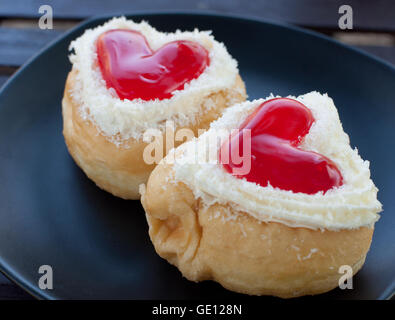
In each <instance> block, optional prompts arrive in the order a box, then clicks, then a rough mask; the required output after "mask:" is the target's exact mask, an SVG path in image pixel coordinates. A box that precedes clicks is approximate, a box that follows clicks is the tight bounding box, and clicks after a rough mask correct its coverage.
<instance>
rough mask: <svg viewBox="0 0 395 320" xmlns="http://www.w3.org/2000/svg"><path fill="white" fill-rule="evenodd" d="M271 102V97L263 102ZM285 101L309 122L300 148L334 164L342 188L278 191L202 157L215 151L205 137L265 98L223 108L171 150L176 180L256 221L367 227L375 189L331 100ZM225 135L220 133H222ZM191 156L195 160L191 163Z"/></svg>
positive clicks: (373, 215) (236, 122) (311, 96)
mask: <svg viewBox="0 0 395 320" xmlns="http://www.w3.org/2000/svg"><path fill="white" fill-rule="evenodd" d="M271 98H273V96H271V97H269V98H267V99H271ZM290 98H293V99H296V100H298V101H300V102H302V103H303V104H304V105H305V106H306V107H308V108H309V109H310V110H311V111H312V113H313V116H314V118H315V122H314V123H313V125H312V127H311V129H310V131H309V133H308V134H307V135H306V137H305V139H304V140H303V142H302V144H301V145H300V148H301V149H304V150H309V151H315V152H318V153H320V154H322V155H324V156H326V157H328V158H329V159H331V160H332V161H334V163H335V164H336V165H337V167H338V168H339V170H340V171H341V173H342V175H343V185H342V186H340V187H338V188H333V189H330V190H328V191H327V192H326V193H325V194H323V193H322V192H319V193H316V194H313V195H309V194H305V193H294V192H292V191H285V190H280V189H278V188H273V187H272V186H270V185H269V186H267V187H262V186H259V185H257V184H254V183H251V182H248V181H246V180H243V179H238V178H236V177H234V176H232V175H231V174H229V173H227V172H226V171H225V170H224V169H223V167H222V165H220V164H218V159H217V158H218V152H209V154H208V153H207V152H208V150H213V149H215V150H218V143H217V142H216V140H215V139H210V136H213V135H219V136H221V133H220V132H221V129H226V130H231V129H234V128H239V126H240V125H241V123H242V122H243V120H244V119H245V118H246V117H247V115H249V114H250V113H251V112H252V111H253V110H254V109H255V108H256V107H258V106H259V105H260V104H261V103H263V102H264V101H265V100H267V99H259V100H254V101H251V102H249V101H247V102H244V103H241V104H237V105H235V106H233V107H230V108H228V109H227V110H226V111H225V112H224V115H223V116H222V117H221V118H220V119H218V120H217V121H215V122H213V123H212V124H211V127H210V130H209V131H207V132H206V133H204V134H203V135H201V136H200V137H199V138H198V139H194V140H192V141H190V142H188V143H186V144H184V145H182V146H181V147H180V149H179V150H177V158H176V162H175V164H174V172H175V179H176V181H182V182H184V183H186V184H187V185H188V186H189V187H190V188H191V189H192V190H193V192H194V194H195V197H198V198H202V199H203V201H204V203H206V204H212V203H215V202H219V203H226V204H229V205H231V206H232V207H234V208H235V209H237V210H241V211H245V212H247V213H249V214H250V215H251V216H253V217H255V218H256V219H258V220H262V221H276V222H281V223H284V224H287V225H290V226H294V227H298V226H303V227H310V228H314V229H315V228H325V229H332V230H338V229H352V228H358V227H361V226H370V225H373V224H374V223H375V222H376V221H377V220H378V219H379V215H378V213H379V212H380V211H381V204H380V202H379V201H378V200H377V191H378V189H377V188H376V187H375V185H374V183H373V182H372V180H371V179H370V170H369V162H368V161H364V160H362V159H361V157H360V156H359V154H358V151H357V150H356V149H352V148H351V147H350V143H349V138H348V135H347V134H346V133H344V131H343V128H342V125H341V122H340V119H339V115H338V113H337V109H336V107H335V105H334V103H333V101H332V99H330V98H329V97H328V96H327V95H326V94H325V95H321V94H320V93H318V92H310V93H308V94H305V95H302V96H299V97H297V98H295V97H290ZM226 134H227V133H226V131H225V132H224V133H223V135H226ZM221 138H222V139H224V138H226V136H223V137H221ZM207 141H208V147H207ZM214 142H215V143H214ZM196 150H198V152H196ZM196 154H197V157H198V160H199V161H194V159H195V157H196ZM209 158H211V159H209ZM207 159H209V160H210V161H208V160H207Z"/></svg>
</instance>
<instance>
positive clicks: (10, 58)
mask: <svg viewBox="0 0 395 320" xmlns="http://www.w3.org/2000/svg"><path fill="white" fill-rule="evenodd" d="M61 33H62V32H61V31H58V30H40V29H11V28H0V66H12V67H17V66H20V65H22V64H23V63H24V62H26V61H27V59H29V58H30V57H31V56H33V55H34V54H35V53H37V52H38V51H39V50H41V48H43V47H44V46H45V45H46V44H47V43H49V42H50V41H52V40H53V39H55V38H56V37H57V36H58V35H59V34H61ZM359 47H360V48H361V49H363V50H366V51H368V52H370V53H372V54H375V55H377V56H379V57H381V58H383V59H385V60H388V61H390V62H391V63H394V64H395V47H379V46H359ZM0 74H5V72H2V70H1V69H0ZM7 74H8V75H9V73H7Z"/></svg>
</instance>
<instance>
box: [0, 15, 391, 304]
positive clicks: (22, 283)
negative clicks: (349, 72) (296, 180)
mask: <svg viewBox="0 0 395 320" xmlns="http://www.w3.org/2000/svg"><path fill="white" fill-rule="evenodd" d="M167 15H187V16H202V17H208V18H212V19H215V18H222V19H223V18H226V19H233V20H242V21H248V22H253V23H259V24H265V25H272V26H276V27H278V28H282V29H286V30H289V31H293V32H299V33H303V34H307V35H309V36H311V37H313V38H318V39H321V40H324V41H327V42H329V43H331V44H332V45H336V46H339V47H342V48H344V49H346V50H351V51H353V52H354V53H356V54H359V55H362V56H364V57H366V58H368V59H370V60H373V61H374V62H376V63H378V64H380V65H382V66H383V67H386V68H388V69H389V70H390V71H391V72H393V73H394V76H395V65H393V64H391V63H390V62H388V61H386V60H384V59H382V58H380V57H377V56H375V55H373V54H370V53H368V52H365V51H364V50H362V49H359V48H356V47H352V46H350V45H347V44H344V43H341V42H340V41H338V40H336V39H333V38H331V37H329V36H326V35H324V34H321V33H318V32H316V31H313V30H309V29H305V28H302V27H299V26H295V25H292V24H290V23H287V22H279V21H275V20H271V19H264V18H260V17H259V16H254V15H241V14H234V13H219V12H216V11H212V10H164V11H155V10H138V11H135V12H122V13H119V14H118V13H117V14H111V15H108V14H103V15H95V16H93V17H91V18H89V19H85V20H82V21H81V22H80V23H78V24H77V25H76V26H75V27H73V28H71V29H70V30H67V31H66V32H64V33H62V34H60V35H59V36H57V37H56V38H55V39H53V40H52V41H50V42H49V43H48V44H47V45H45V46H44V47H43V48H42V49H40V50H39V51H38V52H37V53H35V54H34V55H33V56H32V57H30V58H29V59H27V61H26V62H25V63H23V64H22V65H21V66H20V68H19V69H18V70H17V71H16V72H15V73H14V74H13V75H12V76H11V77H9V78H8V79H7V81H6V82H5V83H4V84H3V86H2V88H0V96H1V95H2V94H3V93H4V92H5V91H6V90H7V89H8V86H9V85H10V84H11V83H12V82H14V81H15V79H17V78H19V77H20V76H21V74H22V73H23V72H24V71H25V69H27V67H28V66H29V65H30V64H31V63H33V62H34V61H35V60H36V59H37V58H38V57H39V56H41V55H42V54H43V53H44V52H46V51H47V50H49V49H50V48H52V47H54V46H56V45H57V44H58V43H59V42H60V41H62V40H63V39H64V38H66V37H67V36H69V35H70V34H71V33H74V32H75V31H77V30H83V29H84V27H86V26H87V25H88V24H90V23H92V22H95V21H98V20H103V19H104V20H106V19H107V20H108V19H111V18H113V17H120V16H125V17H127V18H129V19H133V18H139V17H141V16H167ZM0 272H1V273H2V274H3V275H4V276H5V277H6V278H7V279H9V280H10V281H11V282H13V283H15V284H16V285H17V286H18V287H20V288H21V289H23V290H24V291H26V292H27V293H28V294H30V295H31V296H33V297H34V298H36V299H40V300H42V299H47V300H58V299H60V300H61V299H67V298H65V297H63V298H62V297H59V296H57V295H56V294H52V293H51V292H50V291H44V290H39V289H38V288H37V287H36V286H34V285H33V284H32V283H31V282H29V281H27V280H26V279H24V278H23V276H21V275H20V274H18V272H16V271H15V270H13V268H11V267H9V266H8V263H7V262H6V261H5V260H4V258H3V257H1V256H0ZM394 295H395V279H393V281H392V283H389V284H388V286H387V287H386V288H385V290H384V291H383V292H382V293H381V294H380V296H378V297H377V300H390V299H392V298H393V297H394Z"/></svg>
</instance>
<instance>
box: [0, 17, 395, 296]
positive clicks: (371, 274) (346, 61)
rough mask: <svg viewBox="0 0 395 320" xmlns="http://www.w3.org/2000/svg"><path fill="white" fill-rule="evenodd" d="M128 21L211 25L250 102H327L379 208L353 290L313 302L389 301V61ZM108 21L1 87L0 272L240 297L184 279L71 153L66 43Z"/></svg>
mask: <svg viewBox="0 0 395 320" xmlns="http://www.w3.org/2000/svg"><path fill="white" fill-rule="evenodd" d="M130 17H131V18H134V19H136V20H141V19H145V20H148V21H149V22H150V23H151V24H152V25H153V26H155V27H157V28H158V29H159V30H161V31H174V30H176V29H177V28H180V29H183V30H191V29H193V28H195V27H198V28H200V29H210V30H213V32H214V35H215V37H216V38H217V39H218V40H220V41H223V42H224V43H225V44H226V46H227V47H228V50H229V52H230V53H231V54H232V55H233V56H234V57H235V58H236V59H237V60H238V61H239V64H240V65H239V66H240V70H241V75H242V77H243V79H244V80H245V82H246V85H247V91H248V94H249V96H250V98H259V97H266V96H267V95H269V94H270V93H271V92H273V93H274V94H279V95H288V94H293V95H299V94H303V93H306V92H309V91H311V90H319V91H321V92H327V93H328V94H329V95H330V96H331V97H333V98H334V100H335V103H336V105H337V107H338V109H339V112H340V116H341V119H342V121H343V125H344V129H345V131H346V132H347V133H349V135H350V138H351V142H352V145H356V146H358V149H359V151H360V153H361V155H362V157H363V158H364V159H369V160H370V161H371V169H372V176H373V180H374V181H375V183H376V185H377V186H378V187H379V189H380V192H379V199H380V201H381V202H382V203H383V204H384V209H385V211H384V213H383V214H382V218H381V219H380V221H379V222H378V223H377V225H376V230H375V234H374V239H373V243H372V247H371V250H370V252H369V254H368V257H367V261H366V264H365V266H364V268H363V269H362V271H361V272H360V273H358V275H357V276H356V277H355V279H354V289H353V290H340V289H336V290H333V291H332V292H330V293H327V294H324V295H321V296H318V298H322V297H325V298H342V299H343V298H344V299H366V298H371V299H385V298H388V297H389V296H390V295H391V294H392V293H393V291H394V288H395V255H394V253H395V236H394V234H395V233H394V231H395V215H394V214H395V213H394V211H395V197H394V193H395V176H394V166H395V149H394V141H395V130H394V124H395V90H394V89H395V69H394V68H393V67H392V66H391V65H389V64H386V63H385V62H383V61H380V60H379V59H376V58H374V57H372V56H369V55H367V54H364V53H361V52H359V51H357V50H354V49H351V48H348V47H346V46H344V45H341V44H339V43H337V42H334V41H332V40H330V39H328V38H326V37H323V36H320V35H317V34H315V33H312V32H308V31H304V30H301V29H298V28H294V27H288V26H281V25H278V24H273V23H267V22H262V21H258V20H250V19H243V18H239V17H229V16H216V15H203V14H180V13H176V14H174V13H173V14H144V15H132V16H130ZM107 18H109V17H105V18H98V19H94V20H90V21H88V22H86V23H83V24H82V25H80V26H79V27H77V28H75V29H73V30H72V31H70V32H68V33H67V34H65V35H64V36H63V37H61V38H60V39H59V40H57V41H55V42H54V43H53V44H51V45H50V46H48V47H47V48H46V49H45V50H43V51H42V52H41V53H40V54H39V55H37V56H36V57H35V58H34V59H32V60H31V61H30V62H29V63H28V64H26V65H25V66H24V67H23V68H22V69H21V70H20V71H19V72H18V73H17V74H16V75H15V76H14V77H12V79H11V80H10V81H9V82H8V83H7V84H6V85H5V86H4V88H3V89H2V90H1V92H0V256H1V259H0V266H1V269H2V271H3V272H4V273H5V274H6V275H7V276H8V277H10V278H11V279H12V280H14V281H15V282H16V283H18V284H19V285H20V286H22V287H23V288H25V289H26V290H28V291H29V292H30V293H32V294H33V295H35V296H36V297H40V298H77V299H78V298H121V299H147V298H151V299H156V298H168V299H172V298H202V297H204V298H210V297H216V298H221V297H222V298H225V297H226V298H230V297H233V298H235V297H236V298H248V297H247V296H242V295H238V294H235V293H232V292H229V291H227V290H225V289H223V288H222V287H221V286H220V285H218V284H216V283H214V282H204V283H200V284H196V283H193V282H189V281H187V280H185V279H183V278H182V276H181V274H180V273H179V271H178V270H177V269H176V268H175V267H173V266H171V265H169V264H168V263H167V262H166V261H164V260H162V259H161V258H159V257H158V256H157V255H156V254H155V251H154V249H153V247H152V245H151V243H150V240H149V237H148V233H147V223H146V220H145V217H144V211H143V209H142V207H141V205H140V203H139V202H138V201H123V200H120V199H117V198H115V197H113V196H111V195H110V194H107V193H106V192H104V191H101V190H99V189H98V188H97V187H96V186H95V185H94V184H93V183H92V182H91V181H90V180H88V179H87V178H86V177H85V175H84V174H83V173H82V171H81V170H80V169H79V168H78V167H77V166H76V165H75V164H74V162H73V160H72V159H71V157H70V156H69V154H68V152H67V150H66V146H65V144H64V141H63V136H62V117H61V99H62V95H63V88H64V83H65V79H66V75H67V73H68V72H69V70H70V63H69V61H68V58H67V55H68V51H67V48H68V45H69V43H70V41H71V40H73V39H75V38H76V37H77V36H79V35H80V34H81V33H82V32H83V30H84V29H86V28H91V27H93V26H96V25H98V24H101V23H103V22H104V21H105V20H106V19H107ZM41 265H51V266H52V267H53V272H54V289H53V290H46V291H42V290H40V289H39V288H38V285H37V281H38V278H39V276H40V275H39V273H38V268H39V266H41ZM255 299H263V298H255ZM265 299H270V298H265Z"/></svg>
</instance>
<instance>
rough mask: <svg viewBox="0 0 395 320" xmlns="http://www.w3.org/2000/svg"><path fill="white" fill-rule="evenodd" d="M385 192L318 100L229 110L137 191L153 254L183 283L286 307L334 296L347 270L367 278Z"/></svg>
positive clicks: (311, 96) (271, 101) (326, 104)
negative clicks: (281, 301) (364, 271)
mask: <svg viewBox="0 0 395 320" xmlns="http://www.w3.org/2000/svg"><path fill="white" fill-rule="evenodd" d="M237 144H238V146H237ZM246 145H248V148H247V147H245V146H246ZM235 146H237V147H238V148H236V147H235ZM244 147H245V149H244ZM235 153H238V154H237V155H239V156H240V155H242V156H240V157H241V161H239V160H240V159H238V158H237V157H233V156H234V154H235ZM226 155H227V156H228V157H226ZM245 155H246V156H245ZM236 160H237V161H236ZM246 168H247V169H246ZM377 191H378V189H377V188H376V186H375V185H374V183H373V181H372V180H371V178H370V170H369V162H368V161H364V160H362V159H361V157H360V156H359V154H358V151H357V149H352V148H351V147H350V141H349V137H348V135H347V134H346V133H345V132H344V130H343V128H342V124H341V122H340V119H339V115H338V112H337V109H336V107H335V105H334V103H333V100H332V99H331V98H329V97H328V96H327V95H326V94H320V93H318V92H310V93H307V94H305V95H301V96H298V97H293V96H289V97H286V98H283V97H275V96H272V95H271V96H270V97H268V98H266V99H258V100H254V101H246V102H242V103H238V104H236V105H234V106H232V107H229V108H227V109H226V110H225V111H224V114H223V116H222V117H220V118H219V119H218V120H216V121H214V122H213V123H212V124H211V126H210V128H209V130H207V131H206V132H205V133H203V134H201V135H200V136H199V137H198V138H194V139H192V140H190V141H188V142H186V143H184V144H182V145H180V146H179V147H177V148H175V149H173V150H172V151H171V152H170V153H169V154H168V155H167V156H166V157H165V158H164V159H162V161H161V162H160V163H159V165H158V166H157V167H156V168H155V169H154V170H153V172H152V174H151V175H150V177H149V179H148V182H147V184H146V185H142V186H141V188H140V192H141V194H142V198H141V202H142V204H143V207H144V209H145V212H146V218H147V221H148V225H149V235H150V238H151V241H152V243H153V246H154V248H155V250H156V252H157V253H158V254H159V255H160V256H161V257H162V258H164V259H166V260H167V261H168V262H169V263H171V264H173V265H175V266H176V267H177V268H178V269H179V270H180V271H181V273H182V275H183V276H184V277H186V278H187V279H189V280H191V281H196V282H197V281H204V280H213V281H216V282H218V283H220V284H221V285H222V286H223V287H225V288H227V289H229V290H232V291H235V292H239V293H244V294H249V295H272V296H277V297H281V298H292V297H299V296H303V295H315V294H320V293H324V292H327V291H330V290H332V289H334V288H335V287H337V286H338V285H339V279H340V277H341V276H342V274H341V273H339V272H340V271H339V270H341V268H342V266H348V267H350V268H351V270H352V274H355V273H357V272H358V270H360V269H361V267H362V266H363V264H364V262H365V258H366V254H367V252H368V250H369V248H370V244H371V240H372V235H373V231H374V224H375V222H376V221H377V220H378V219H379V214H378V213H379V212H380V211H381V204H380V202H379V201H378V200H377Z"/></svg>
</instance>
